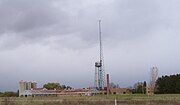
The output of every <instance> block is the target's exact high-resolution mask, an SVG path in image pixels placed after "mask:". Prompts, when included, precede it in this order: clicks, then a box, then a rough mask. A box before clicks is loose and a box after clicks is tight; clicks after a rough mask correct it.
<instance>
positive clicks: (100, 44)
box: [99, 20, 102, 63]
mask: <svg viewBox="0 0 180 105" xmlns="http://www.w3.org/2000/svg"><path fill="white" fill-rule="evenodd" d="M99 47H100V63H102V38H101V20H99Z"/></svg>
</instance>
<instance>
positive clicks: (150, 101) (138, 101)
mask: <svg viewBox="0 0 180 105" xmlns="http://www.w3.org/2000/svg"><path fill="white" fill-rule="evenodd" d="M115 99H116V100H117V105H180V94H163V95H154V96H150V97H148V96H147V95H142V94H131V95H96V96H90V97H88V96H81V97H80V96H79V97H77V96H58V97H35V98H32V97H28V98H19V97H14V98H0V105H115Z"/></svg>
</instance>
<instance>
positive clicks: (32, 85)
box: [19, 80, 37, 96]
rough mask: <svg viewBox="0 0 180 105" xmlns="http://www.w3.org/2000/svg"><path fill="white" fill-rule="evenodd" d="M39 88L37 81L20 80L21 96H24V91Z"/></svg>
mask: <svg viewBox="0 0 180 105" xmlns="http://www.w3.org/2000/svg"><path fill="white" fill-rule="evenodd" d="M34 88H37V83H36V82H27V81H23V80H21V81H19V96H22V95H23V93H24V91H26V90H31V89H34Z"/></svg>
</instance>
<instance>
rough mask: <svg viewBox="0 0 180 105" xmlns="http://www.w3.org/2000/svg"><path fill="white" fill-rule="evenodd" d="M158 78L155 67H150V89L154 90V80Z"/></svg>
mask: <svg viewBox="0 0 180 105" xmlns="http://www.w3.org/2000/svg"><path fill="white" fill-rule="evenodd" d="M157 77H158V68H157V67H152V68H151V77H150V84H149V85H150V88H151V89H152V90H154V88H155V85H156V80H157Z"/></svg>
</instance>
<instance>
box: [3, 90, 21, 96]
mask: <svg viewBox="0 0 180 105" xmlns="http://www.w3.org/2000/svg"><path fill="white" fill-rule="evenodd" d="M0 96H1V97H17V96H18V93H17V92H11V91H6V92H4V93H1V95H0Z"/></svg>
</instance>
